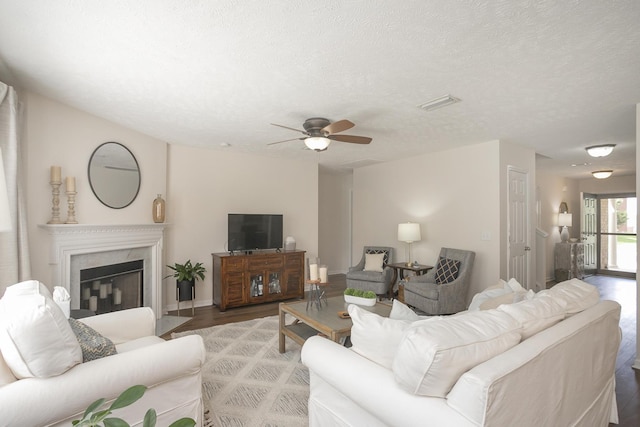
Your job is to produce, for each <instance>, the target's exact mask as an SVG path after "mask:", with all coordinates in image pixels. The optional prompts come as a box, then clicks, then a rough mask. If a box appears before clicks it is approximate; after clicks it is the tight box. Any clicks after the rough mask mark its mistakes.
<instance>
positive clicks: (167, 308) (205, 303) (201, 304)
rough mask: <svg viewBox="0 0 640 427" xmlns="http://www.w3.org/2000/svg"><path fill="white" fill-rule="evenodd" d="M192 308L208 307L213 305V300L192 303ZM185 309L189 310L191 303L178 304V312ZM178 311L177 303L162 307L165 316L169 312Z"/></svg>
mask: <svg viewBox="0 0 640 427" xmlns="http://www.w3.org/2000/svg"><path fill="white" fill-rule="evenodd" d="M193 305H194V307H209V306H212V305H213V299H207V300H196V301H194V302H193ZM187 308H191V301H182V302H181V303H180V310H184V309H187ZM176 310H178V302H177V301H176V302H174V303H171V304H168V305H166V306H165V307H164V311H163V313H164V314H167V313H168V312H170V311H176Z"/></svg>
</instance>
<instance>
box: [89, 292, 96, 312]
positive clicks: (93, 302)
mask: <svg viewBox="0 0 640 427" xmlns="http://www.w3.org/2000/svg"><path fill="white" fill-rule="evenodd" d="M89 310H91V311H98V297H96V296H93V297H91V298H89Z"/></svg>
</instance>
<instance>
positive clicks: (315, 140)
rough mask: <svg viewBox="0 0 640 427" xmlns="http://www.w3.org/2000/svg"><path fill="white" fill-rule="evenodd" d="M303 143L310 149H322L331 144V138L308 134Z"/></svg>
mask: <svg viewBox="0 0 640 427" xmlns="http://www.w3.org/2000/svg"><path fill="white" fill-rule="evenodd" d="M304 144H305V145H306V146H307V147H309V148H310V149H311V150H315V151H324V150H326V149H327V147H328V146H329V144H331V140H330V139H329V138H325V137H323V136H310V137H309V138H306V139H305V140H304Z"/></svg>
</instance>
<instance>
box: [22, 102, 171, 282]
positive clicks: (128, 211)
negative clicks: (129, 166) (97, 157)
mask: <svg viewBox="0 0 640 427" xmlns="http://www.w3.org/2000/svg"><path fill="white" fill-rule="evenodd" d="M19 99H20V102H21V104H22V105H23V107H24V108H23V114H24V115H23V127H24V134H23V136H24V138H23V142H24V147H25V148H24V149H23V153H24V155H25V156H24V161H25V170H26V185H25V187H24V188H25V189H26V190H25V193H26V195H27V196H26V199H27V200H26V203H27V217H28V224H29V241H30V250H31V264H32V276H33V278H34V279H37V280H40V281H42V282H43V283H46V284H47V285H48V286H49V287H53V286H58V285H59V284H58V283H52V275H51V274H52V270H51V269H50V267H49V265H48V261H49V258H48V251H47V250H48V246H47V242H48V240H47V234H46V232H45V231H43V230H41V229H39V228H38V224H45V223H46V222H47V221H49V220H50V219H51V186H50V185H49V176H50V175H49V173H50V172H49V171H50V167H51V166H52V165H58V166H61V167H62V179H63V181H64V177H66V176H75V177H76V188H77V192H78V194H77V195H76V205H75V207H76V209H75V212H76V219H77V220H78V222H80V223H83V224H141V223H151V222H152V216H151V204H152V202H153V199H155V198H156V195H157V194H158V193H161V194H165V193H166V159H167V144H166V143H165V142H164V141H160V140H158V139H155V138H152V137H149V136H147V135H143V134H141V133H138V132H135V131H132V130H130V129H127V128H123V127H122V126H119V125H116V124H114V123H112V122H109V121H107V120H103V119H100V118H98V117H96V116H92V115H91V114H88V113H85V112H83V111H80V110H76V109H74V108H71V107H68V106H66V105H63V104H60V103H58V102H55V101H52V100H50V99H48V98H44V97H42V96H40V95H37V94H34V93H31V92H20V93H19ZM108 141H115V142H120V143H122V144H124V145H125V146H126V147H127V148H129V150H131V152H132V153H133V154H134V156H135V157H136V159H137V160H138V164H139V165H140V170H141V173H142V179H141V186H140V192H139V193H138V197H137V198H136V200H135V201H134V202H133V203H132V204H131V205H129V206H128V207H126V208H124V209H111V208H108V207H106V206H104V205H103V204H102V203H100V202H99V201H98V199H96V197H95V196H94V195H93V192H92V191H91V187H90V185H89V181H88V178H87V166H88V163H89V158H90V157H91V154H92V153H93V150H95V149H96V148H97V147H98V146H99V145H100V144H102V143H104V142H108ZM61 190H62V192H63V191H64V183H63V185H62V188H61ZM60 216H61V219H62V220H63V221H64V220H66V218H67V198H66V196H64V195H63V194H61V197H60Z"/></svg>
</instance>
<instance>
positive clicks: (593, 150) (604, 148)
mask: <svg viewBox="0 0 640 427" xmlns="http://www.w3.org/2000/svg"><path fill="white" fill-rule="evenodd" d="M615 146H616V144H602V145H592V146H591V147H587V148H585V150H587V153H588V154H589V155H590V156H591V157H606V156H608V155H609V154H611V152H612V151H613V148H614V147H615Z"/></svg>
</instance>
